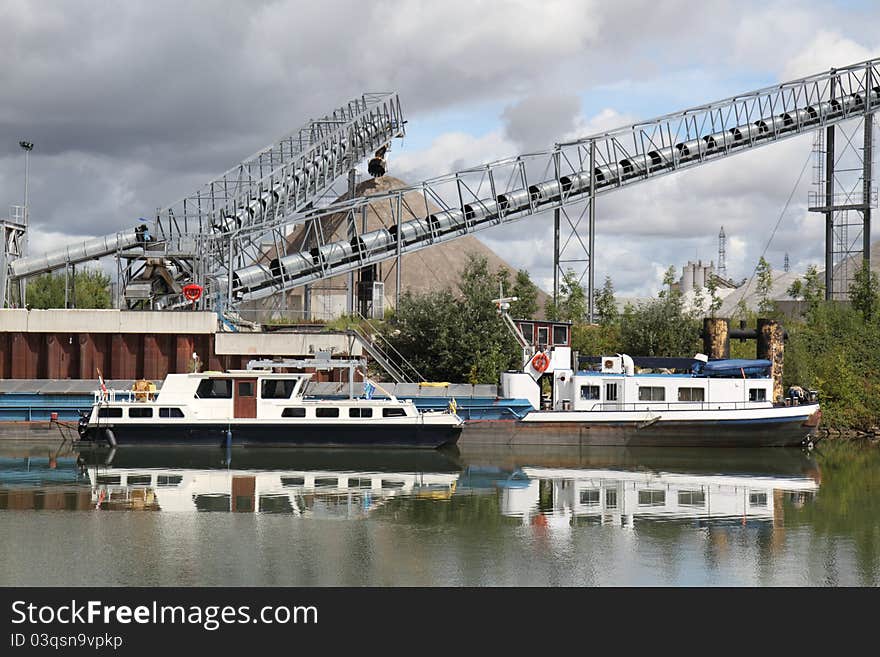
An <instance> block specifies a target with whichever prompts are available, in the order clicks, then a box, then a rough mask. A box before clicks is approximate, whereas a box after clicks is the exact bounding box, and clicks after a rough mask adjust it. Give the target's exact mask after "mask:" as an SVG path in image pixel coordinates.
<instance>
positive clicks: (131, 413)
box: [128, 407, 153, 418]
mask: <svg viewBox="0 0 880 657" xmlns="http://www.w3.org/2000/svg"><path fill="white" fill-rule="evenodd" d="M128 417H141V418H143V417H153V409H152V408H149V407H147V408H129V409H128Z"/></svg>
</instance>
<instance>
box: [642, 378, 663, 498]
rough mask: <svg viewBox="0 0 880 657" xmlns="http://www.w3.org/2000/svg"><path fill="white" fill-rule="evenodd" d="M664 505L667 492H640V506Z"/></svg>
mask: <svg viewBox="0 0 880 657" xmlns="http://www.w3.org/2000/svg"><path fill="white" fill-rule="evenodd" d="M661 390H662V388H661ZM664 504H666V491H665V490H640V491H639V506H663V505H664Z"/></svg>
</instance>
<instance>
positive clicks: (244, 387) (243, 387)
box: [238, 381, 254, 397]
mask: <svg viewBox="0 0 880 657" xmlns="http://www.w3.org/2000/svg"><path fill="white" fill-rule="evenodd" d="M238 396H239V397H253V396H254V382H253V381H239V382H238Z"/></svg>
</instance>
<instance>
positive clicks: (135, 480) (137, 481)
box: [125, 474, 153, 486]
mask: <svg viewBox="0 0 880 657" xmlns="http://www.w3.org/2000/svg"><path fill="white" fill-rule="evenodd" d="M152 481H153V478H152V477H151V476H150V475H148V474H147V475H128V478H127V479H126V480H125V483H126V485H128V486H149V485H150V483H151V482H152Z"/></svg>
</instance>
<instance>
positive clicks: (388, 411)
mask: <svg viewBox="0 0 880 657" xmlns="http://www.w3.org/2000/svg"><path fill="white" fill-rule="evenodd" d="M382 417H406V411H405V410H404V409H402V408H383V409H382Z"/></svg>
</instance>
